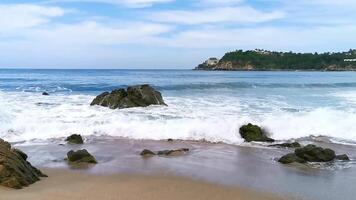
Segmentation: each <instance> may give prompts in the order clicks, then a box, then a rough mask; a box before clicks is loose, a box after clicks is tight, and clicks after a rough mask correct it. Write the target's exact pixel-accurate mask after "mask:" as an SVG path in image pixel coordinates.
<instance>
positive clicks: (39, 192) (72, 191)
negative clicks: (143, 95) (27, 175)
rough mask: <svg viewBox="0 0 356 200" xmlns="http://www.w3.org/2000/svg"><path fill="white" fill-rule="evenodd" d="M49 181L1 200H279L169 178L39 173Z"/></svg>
mask: <svg viewBox="0 0 356 200" xmlns="http://www.w3.org/2000/svg"><path fill="white" fill-rule="evenodd" d="M42 170H43V171H44V172H45V173H46V174H48V175H49V177H48V178H44V179H43V180H41V181H39V182H37V183H36V184H34V185H31V186H30V187H27V188H25V189H22V190H13V189H7V188H4V187H0V193H1V196H0V199H1V200H24V199H26V200H48V199H51V200H63V199H66V200H97V199H100V200H116V199H125V200H139V199H147V200H160V199H162V200H163V199H171V200H180V199H196V200H200V199H201V200H210V199H211V200H213V199H214V200H216V199H219V200H224V199H226V200H228V199H229V200H230V199H236V200H239V199H240V200H243V199H246V200H279V199H289V198H282V197H278V196H275V195H272V194H267V193H260V192H255V191H251V190H248V189H242V188H237V187H226V186H221V185H217V184H210V183H205V182H200V181H195V180H190V179H187V178H180V177H169V176H142V175H141V176H133V175H93V174H88V173H85V172H83V171H74V170H62V169H42Z"/></svg>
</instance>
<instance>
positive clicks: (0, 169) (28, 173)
mask: <svg viewBox="0 0 356 200" xmlns="http://www.w3.org/2000/svg"><path fill="white" fill-rule="evenodd" d="M40 177H47V176H46V175H44V174H43V173H42V172H41V171H40V170H38V169H36V168H35V167H33V166H32V165H31V163H29V162H28V161H27V155H26V154H25V153H24V152H22V151H21V150H19V149H15V148H11V145H10V144H9V143H8V142H5V141H4V140H2V139H0V185H3V186H5V187H10V188H15V189H21V188H22V187H26V186H29V185H30V184H33V183H35V182H36V181H38V180H40Z"/></svg>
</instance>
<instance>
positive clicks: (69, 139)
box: [65, 134, 84, 144]
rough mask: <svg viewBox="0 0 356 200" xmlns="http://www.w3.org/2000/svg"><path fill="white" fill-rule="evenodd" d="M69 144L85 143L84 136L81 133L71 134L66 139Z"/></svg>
mask: <svg viewBox="0 0 356 200" xmlns="http://www.w3.org/2000/svg"><path fill="white" fill-rule="evenodd" d="M65 141H67V142H68V143H69V144H83V143H84V142H83V138H82V136H81V135H79V134H73V135H70V136H68V137H67V138H66V140H65Z"/></svg>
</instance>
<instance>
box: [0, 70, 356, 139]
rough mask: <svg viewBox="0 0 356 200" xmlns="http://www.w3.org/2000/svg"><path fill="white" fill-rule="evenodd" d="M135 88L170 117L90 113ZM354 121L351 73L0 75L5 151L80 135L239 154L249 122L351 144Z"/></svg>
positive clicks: (280, 134)
mask: <svg viewBox="0 0 356 200" xmlns="http://www.w3.org/2000/svg"><path fill="white" fill-rule="evenodd" d="M143 83H145V84H151V85H152V86H153V87H154V88H156V89H157V90H159V91H160V92H161V93H162V96H163V98H164V100H165V102H166V103H167V104H168V107H164V106H150V107H147V108H132V109H123V110H111V109H108V108H104V107H99V106H90V102H91V101H92V100H93V98H94V97H95V96H96V95H98V94H100V93H102V92H104V91H110V90H112V89H115V88H121V87H127V86H129V85H136V84H143ZM44 91H46V92H48V93H50V95H49V96H43V95H41V93H42V92H44ZM355 121H356V73H355V72H220V71H193V70H104V69H103V70H94V69H93V70H65V69H63V70H45V69H0V138H3V139H5V140H8V141H11V142H29V143H31V142H46V141H49V140H51V139H55V138H62V137H65V136H68V135H69V134H72V133H79V134H82V135H84V136H103V135H104V136H110V137H111V136H112V137H123V138H129V139H150V140H161V139H167V138H172V139H184V140H206V141H211V142H224V143H227V144H234V145H239V144H241V143H242V142H243V140H242V139H241V137H240V135H239V133H238V130H239V127H240V126H241V125H243V124H245V123H249V122H251V123H254V124H258V125H260V126H262V127H263V128H265V129H266V130H268V132H269V133H270V136H271V137H272V138H274V139H277V140H289V139H298V138H321V137H319V136H323V137H322V138H323V140H328V141H331V142H335V143H346V144H356V129H355Z"/></svg>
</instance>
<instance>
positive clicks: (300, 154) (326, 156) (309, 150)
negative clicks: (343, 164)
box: [278, 144, 348, 164]
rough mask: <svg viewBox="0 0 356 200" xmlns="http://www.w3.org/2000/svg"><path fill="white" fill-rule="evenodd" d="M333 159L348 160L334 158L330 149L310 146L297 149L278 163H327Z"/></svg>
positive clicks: (342, 156) (344, 157) (338, 157)
mask: <svg viewBox="0 0 356 200" xmlns="http://www.w3.org/2000/svg"><path fill="white" fill-rule="evenodd" d="M335 159H339V160H348V156H347V155H340V156H336V155H335V151H333V150H332V149H327V148H326V149H324V148H322V147H318V146H315V145H312V144H309V145H307V146H305V147H303V148H298V149H296V150H295V151H294V153H290V154H287V155H284V156H282V157H281V158H280V159H279V160H278V162H280V163H283V164H289V163H294V162H296V163H306V162H329V161H333V160H335Z"/></svg>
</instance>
